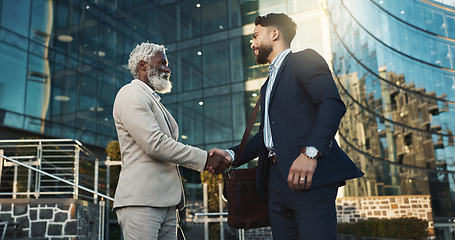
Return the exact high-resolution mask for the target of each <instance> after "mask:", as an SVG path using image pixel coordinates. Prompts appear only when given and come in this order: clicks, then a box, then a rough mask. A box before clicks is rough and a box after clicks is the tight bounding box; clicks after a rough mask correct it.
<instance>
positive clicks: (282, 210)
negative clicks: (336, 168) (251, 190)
mask: <svg viewBox="0 0 455 240" xmlns="http://www.w3.org/2000/svg"><path fill="white" fill-rule="evenodd" d="M338 187H339V183H336V184H329V185H324V186H320V187H316V188H312V189H310V190H303V191H297V190H291V189H290V188H289V186H288V183H287V176H281V173H280V170H279V168H278V163H272V164H271V169H270V178H269V216H270V224H271V227H272V235H273V239H274V240H289V239H298V240H315V239H324V240H336V239H337V218H336V207H335V199H336V195H337V191H338Z"/></svg>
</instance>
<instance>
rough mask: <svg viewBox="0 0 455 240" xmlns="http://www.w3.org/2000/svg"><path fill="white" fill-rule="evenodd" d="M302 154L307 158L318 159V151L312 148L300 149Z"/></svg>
mask: <svg viewBox="0 0 455 240" xmlns="http://www.w3.org/2000/svg"><path fill="white" fill-rule="evenodd" d="M302 153H303V154H305V156H307V157H308V158H311V159H316V158H317V157H319V151H318V149H316V148H315V147H313V146H308V147H305V148H304V149H302Z"/></svg>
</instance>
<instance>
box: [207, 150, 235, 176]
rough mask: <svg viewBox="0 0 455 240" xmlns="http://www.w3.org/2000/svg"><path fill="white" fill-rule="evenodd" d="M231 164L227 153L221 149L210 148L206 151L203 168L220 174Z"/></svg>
mask: <svg viewBox="0 0 455 240" xmlns="http://www.w3.org/2000/svg"><path fill="white" fill-rule="evenodd" d="M229 166H231V157H230V156H229V154H228V153H227V152H226V151H224V150H221V149H216V148H214V149H212V150H210V152H209V153H208V156H207V162H206V164H205V170H207V171H209V172H211V173H213V174H220V173H222V172H224V171H226V169H228V168H229Z"/></svg>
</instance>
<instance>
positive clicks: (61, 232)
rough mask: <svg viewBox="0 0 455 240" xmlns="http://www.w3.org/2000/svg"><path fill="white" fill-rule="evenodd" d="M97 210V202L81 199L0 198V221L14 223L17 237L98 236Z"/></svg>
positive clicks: (66, 238) (61, 238) (64, 239)
mask: <svg viewBox="0 0 455 240" xmlns="http://www.w3.org/2000/svg"><path fill="white" fill-rule="evenodd" d="M98 213H99V209H98V205H95V204H94V203H91V202H87V201H83V200H76V199H0V222H3V221H7V222H9V223H10V226H11V223H16V224H17V231H16V234H17V235H16V236H17V237H29V238H32V239H50V240H57V239H59V240H70V239H97V238H98V222H99V219H98ZM11 231H13V230H12V229H11V228H10V229H9V234H12V233H11Z"/></svg>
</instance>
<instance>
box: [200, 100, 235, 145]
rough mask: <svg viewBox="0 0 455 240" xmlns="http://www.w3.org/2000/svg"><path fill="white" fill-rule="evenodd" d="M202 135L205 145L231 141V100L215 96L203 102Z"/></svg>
mask: <svg viewBox="0 0 455 240" xmlns="http://www.w3.org/2000/svg"><path fill="white" fill-rule="evenodd" d="M203 107H204V115H203V116H204V132H205V133H206V134H204V137H205V142H206V143H217V142H219V143H221V142H226V141H232V132H231V130H232V114H231V112H230V111H229V109H231V98H230V97H229V95H223V96H215V97H210V98H206V99H205V100H204V106H203Z"/></svg>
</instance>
